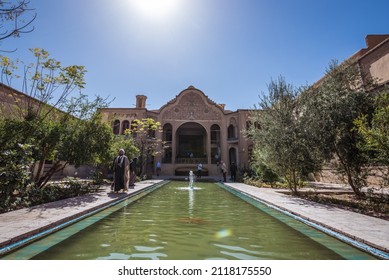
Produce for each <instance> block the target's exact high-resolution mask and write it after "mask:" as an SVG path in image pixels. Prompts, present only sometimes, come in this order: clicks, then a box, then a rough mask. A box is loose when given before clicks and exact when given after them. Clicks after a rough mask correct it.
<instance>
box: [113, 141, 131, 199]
mask: <svg viewBox="0 0 389 280" xmlns="http://www.w3.org/2000/svg"><path fill="white" fill-rule="evenodd" d="M129 165H130V162H129V160H128V158H127V156H126V155H125V152H124V150H123V149H120V150H119V153H118V156H117V157H116V158H115V159H114V161H113V180H114V181H113V183H114V186H113V189H114V192H115V193H117V192H119V191H120V190H122V191H123V192H125V191H127V190H128V179H129Z"/></svg>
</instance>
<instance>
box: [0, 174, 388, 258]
mask: <svg viewBox="0 0 389 280" xmlns="http://www.w3.org/2000/svg"><path fill="white" fill-rule="evenodd" d="M161 181H162V178H158V179H154V180H148V181H143V182H140V183H137V184H136V186H135V188H134V189H130V190H129V192H128V193H119V194H112V193H110V189H109V187H108V186H107V187H105V188H103V191H101V192H99V193H95V194H90V195H85V196H82V197H75V198H70V199H65V200H61V201H57V202H51V203H47V204H44V205H39V206H36V207H32V208H27V209H21V210H16V211H12V212H9V213H4V214H0V255H1V254H2V249H4V248H6V247H7V246H9V245H10V244H14V243H15V242H18V241H20V240H23V239H25V238H28V237H30V236H32V235H35V234H37V233H40V232H42V231H44V230H46V229H48V228H51V227H54V226H56V225H59V224H61V223H64V222H66V221H69V220H72V219H74V218H76V217H78V216H81V215H84V214H86V213H88V212H92V211H94V210H96V209H99V208H101V207H104V206H106V205H109V204H111V203H113V202H115V201H118V200H121V199H123V198H124V197H126V196H130V195H133V194H134V193H136V192H139V191H141V190H142V189H144V188H147V187H149V186H151V185H153V184H156V183H159V182H161ZM225 184H226V185H228V186H230V187H232V188H235V189H237V190H239V191H241V192H244V193H247V194H249V195H251V196H254V197H256V198H258V199H260V200H262V201H264V202H266V203H268V204H271V205H274V206H277V207H279V208H281V209H283V210H286V211H288V212H291V213H293V214H295V215H297V216H300V217H302V218H304V219H307V220H309V221H312V222H315V223H317V224H319V225H321V226H325V227H326V228H329V229H332V230H334V231H336V232H338V233H342V234H344V235H346V236H348V237H351V238H352V239H354V240H357V241H359V242H362V243H365V244H367V245H369V246H372V247H374V248H376V249H379V250H381V251H384V252H386V253H387V255H388V258H389V221H385V220H382V219H378V218H374V217H370V216H366V215H362V214H358V213H354V212H350V211H346V210H342V209H339V208H336V207H330V206H324V205H321V204H319V203H315V202H311V201H307V200H304V199H300V198H296V197H292V196H290V195H287V194H283V193H281V192H279V191H277V190H275V189H268V188H257V187H252V186H249V185H246V184H242V183H225ZM3 253H5V252H3Z"/></svg>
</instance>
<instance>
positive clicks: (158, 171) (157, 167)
mask: <svg viewBox="0 0 389 280" xmlns="http://www.w3.org/2000/svg"><path fill="white" fill-rule="evenodd" d="M155 169H156V171H157V176H159V173H161V162H160V161H157V164H156V168H155Z"/></svg>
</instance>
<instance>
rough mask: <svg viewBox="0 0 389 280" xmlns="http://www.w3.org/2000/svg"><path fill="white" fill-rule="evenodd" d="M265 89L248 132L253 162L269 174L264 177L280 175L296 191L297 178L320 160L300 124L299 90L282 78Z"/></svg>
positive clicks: (252, 115) (303, 176) (252, 116)
mask: <svg viewBox="0 0 389 280" xmlns="http://www.w3.org/2000/svg"><path fill="white" fill-rule="evenodd" d="M268 88H269V94H268V95H267V96H264V97H263V98H262V99H261V101H260V103H259V109H261V110H257V111H253V112H252V114H251V122H252V123H254V124H256V125H253V126H251V127H250V128H249V129H248V131H247V135H248V136H249V137H250V138H251V139H252V140H253V141H254V143H255V146H254V151H253V157H254V161H255V162H257V164H258V167H259V168H260V169H261V168H262V176H266V177H268V176H269V177H270V178H268V179H267V180H270V181H273V180H274V179H276V177H277V176H279V177H281V178H282V179H283V180H285V181H286V182H287V184H288V186H289V188H290V190H291V191H292V192H294V193H297V188H298V186H299V184H300V181H301V180H303V179H304V178H305V177H306V176H307V174H308V173H309V172H313V171H315V170H317V169H318V166H319V162H318V160H317V159H316V158H315V157H314V156H313V155H312V153H311V151H312V149H311V143H309V142H308V141H307V139H308V137H307V134H308V131H307V130H306V129H305V127H303V126H302V122H301V115H300V113H299V111H300V104H299V98H298V94H299V91H298V90H296V89H295V88H294V87H293V86H292V85H290V84H287V83H286V82H285V80H284V78H282V77H280V78H279V79H278V81H272V82H271V83H270V85H269V86H268ZM276 175H277V176H276Z"/></svg>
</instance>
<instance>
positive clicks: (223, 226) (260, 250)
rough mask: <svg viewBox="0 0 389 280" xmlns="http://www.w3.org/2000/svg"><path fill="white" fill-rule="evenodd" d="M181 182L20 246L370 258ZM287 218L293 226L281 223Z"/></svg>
mask: <svg viewBox="0 0 389 280" xmlns="http://www.w3.org/2000/svg"><path fill="white" fill-rule="evenodd" d="M186 184H187V183H185V182H170V183H168V184H167V185H166V186H163V187H161V188H159V189H157V190H155V191H154V192H152V193H151V194H149V195H147V196H145V197H143V198H141V199H139V200H136V201H134V202H132V203H128V202H127V203H123V206H120V207H119V206H117V207H116V208H113V209H110V210H105V211H103V212H102V213H100V214H98V215H103V216H105V217H104V218H103V219H100V218H99V216H98V215H97V216H94V217H92V218H89V220H90V219H92V221H93V219H94V220H95V221H93V222H94V223H92V222H91V221H89V222H88V221H84V223H85V222H86V223H88V224H91V225H89V226H87V227H85V226H83V225H82V223H83V222H81V223H78V224H75V225H73V226H71V227H69V228H66V229H65V230H63V231H60V232H58V233H55V234H52V235H51V236H49V237H48V239H46V240H45V239H43V240H41V241H38V242H37V243H35V244H32V245H30V246H28V247H26V248H25V249H24V251H25V252H28V253H29V254H35V256H33V257H32V258H33V259H43V260H50V259H56V260H61V259H65V260H81V259H141V260H145V259H153V260H157V259H160V260H165V259H174V260H182V259H187V260H193V259H194V260H202V259H233V260H236V259H273V260H277V259H293V260H298V259H304V260H311V259H344V258H351V259H369V258H371V257H370V256H369V255H367V254H365V253H363V252H361V251H359V250H356V249H354V248H353V247H351V246H348V245H346V244H344V243H342V242H340V241H338V240H336V239H334V238H332V237H329V236H327V235H325V234H323V233H321V232H319V231H316V230H313V229H311V228H309V227H308V226H306V225H304V224H302V223H300V222H297V221H295V220H293V219H291V218H285V217H286V216H285V215H283V214H280V213H279V214H277V213H273V215H282V217H283V218H282V219H281V220H283V222H281V221H280V219H277V218H274V217H272V216H271V215H269V214H267V213H265V212H264V211H261V210H259V209H258V208H257V207H255V206H253V205H251V204H249V203H247V202H245V201H243V200H242V199H240V198H238V197H236V196H235V195H233V194H231V193H229V192H227V191H225V190H223V189H222V188H220V187H219V186H218V185H217V184H212V183H195V189H194V190H189V189H188V187H187V185H186ZM267 211H268V210H267ZM272 211H274V212H276V211H275V210H272ZM110 212H112V213H110ZM285 219H286V220H285ZM288 219H289V220H290V223H291V225H292V224H293V226H289V225H288V224H285V222H286V223H288ZM83 227H85V228H83ZM70 234H72V235H71V236H70V237H69V235H70ZM64 238H66V239H64ZM63 239H64V240H63ZM51 243H52V244H55V243H57V244H55V245H53V246H51V245H50V244H51ZM328 244H330V245H328ZM49 246H51V247H49ZM48 247H49V248H48ZM34 250H35V251H36V252H37V253H33V252H34ZM40 251H41V252H40ZM16 254H17V253H16ZM26 254H27V253H26Z"/></svg>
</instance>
